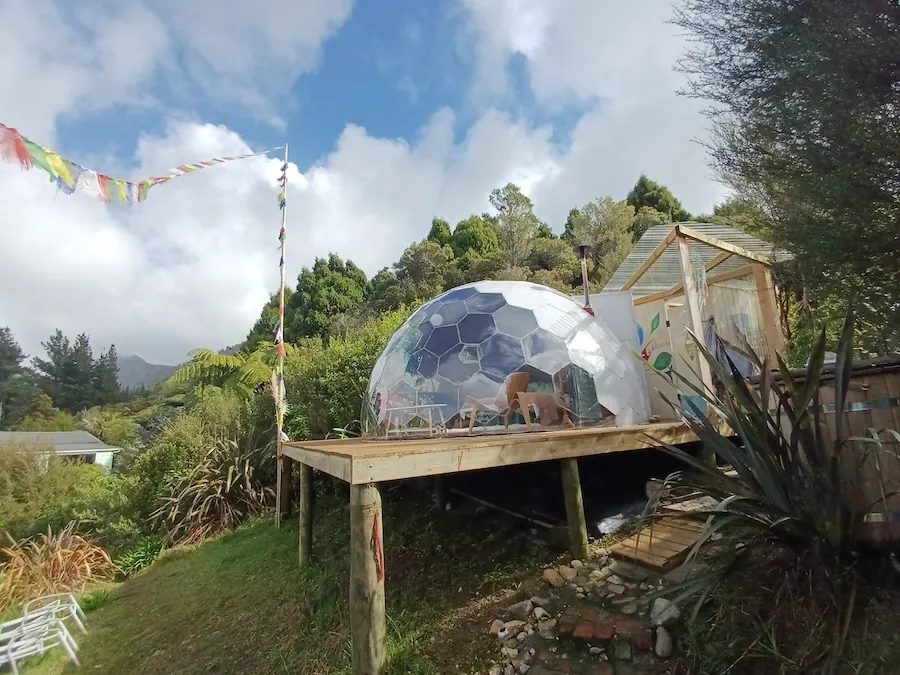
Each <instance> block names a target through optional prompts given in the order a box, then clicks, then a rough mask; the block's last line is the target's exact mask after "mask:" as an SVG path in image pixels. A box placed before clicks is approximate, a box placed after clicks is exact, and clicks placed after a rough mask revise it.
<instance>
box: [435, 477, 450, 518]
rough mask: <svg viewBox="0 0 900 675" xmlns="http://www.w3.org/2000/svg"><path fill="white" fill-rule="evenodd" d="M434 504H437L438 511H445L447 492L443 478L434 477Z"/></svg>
mask: <svg viewBox="0 0 900 675" xmlns="http://www.w3.org/2000/svg"><path fill="white" fill-rule="evenodd" d="M434 503H435V504H437V507H438V511H446V510H447V490H446V488H445V486H444V477H443V476H435V477H434Z"/></svg>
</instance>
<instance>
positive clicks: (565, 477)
mask: <svg viewBox="0 0 900 675" xmlns="http://www.w3.org/2000/svg"><path fill="white" fill-rule="evenodd" d="M560 462H561V463H562V484H563V496H564V497H565V500H566V521H567V522H568V526H569V548H570V549H571V551H572V555H573V556H575V557H576V558H578V559H580V560H584V559H585V558H587V557H588V536H587V522H586V521H585V518H584V501H583V500H582V496H581V476H580V475H579V473H578V460H577V459H576V458H574V457H573V458H570V459H561V460H560Z"/></svg>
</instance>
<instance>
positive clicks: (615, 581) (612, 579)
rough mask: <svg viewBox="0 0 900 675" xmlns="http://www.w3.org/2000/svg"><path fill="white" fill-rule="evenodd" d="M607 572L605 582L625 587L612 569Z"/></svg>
mask: <svg viewBox="0 0 900 675" xmlns="http://www.w3.org/2000/svg"><path fill="white" fill-rule="evenodd" d="M609 572H610V574H609V576H608V577H606V580H607V581H608V582H609V583H611V584H618V585H619V586H624V585H625V582H624V581H622V578H621V577H620V576H619V575H617V574H615V573H613V568H612V567H610V568H609Z"/></svg>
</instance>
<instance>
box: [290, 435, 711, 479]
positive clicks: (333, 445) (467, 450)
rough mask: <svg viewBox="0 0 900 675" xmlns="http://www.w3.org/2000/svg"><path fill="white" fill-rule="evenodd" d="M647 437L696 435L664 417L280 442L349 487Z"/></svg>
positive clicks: (595, 449)
mask: <svg viewBox="0 0 900 675" xmlns="http://www.w3.org/2000/svg"><path fill="white" fill-rule="evenodd" d="M651 439H655V440H658V441H662V442H665V443H670V444H672V445H678V444H682V443H691V442H694V441H696V440H697V437H696V435H694V433H693V431H691V429H690V428H689V427H688V426H686V425H685V424H683V423H682V422H676V421H667V422H657V423H653V424H641V425H637V426H629V427H596V428H590V429H565V430H554V431H543V432H534V433H516V434H496V435H482V436H445V437H440V438H424V439H402V440H381V439H379V440H367V439H360V438H352V439H335V440H326V441H296V442H285V443H284V444H282V452H283V453H284V454H285V455H286V456H287V457H289V458H291V459H293V460H296V461H298V462H301V463H302V464H305V465H307V466H311V467H313V468H314V469H317V470H319V471H322V472H324V473H327V474H330V475H332V476H335V477H336V478H340V479H341V480H343V481H345V482H347V483H350V484H351V485H365V484H367V483H379V482H382V481H389V480H401V479H405V478H419V477H424V476H441V475H446V474H451V473H461V472H464V471H476V470H478V469H492V468H497V467H503V466H512V465H514V464H528V463H531V462H543V461H548V460H556V459H573V458H577V457H586V456H589V455H600V454H605V453H609V452H626V451H629V450H644V449H648V448H652V447H656V446H658V444H657V443H654V442H653V441H652V440H651Z"/></svg>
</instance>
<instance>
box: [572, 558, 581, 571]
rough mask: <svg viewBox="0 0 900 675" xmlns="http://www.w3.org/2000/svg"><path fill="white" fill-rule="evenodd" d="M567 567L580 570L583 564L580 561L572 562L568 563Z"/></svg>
mask: <svg viewBox="0 0 900 675" xmlns="http://www.w3.org/2000/svg"><path fill="white" fill-rule="evenodd" d="M569 565H570V566H571V567H574V568H575V569H576V570H580V569H581V568H582V567H584V563H583V562H581V561H580V560H573V561H572V562H570V563H569Z"/></svg>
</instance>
